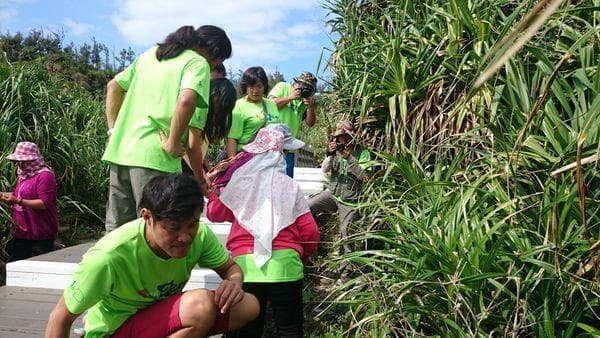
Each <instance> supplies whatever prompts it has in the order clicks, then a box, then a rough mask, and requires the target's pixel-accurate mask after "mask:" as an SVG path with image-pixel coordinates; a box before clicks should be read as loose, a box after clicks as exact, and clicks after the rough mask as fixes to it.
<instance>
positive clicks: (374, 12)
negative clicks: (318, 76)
mask: <svg viewBox="0 0 600 338" xmlns="http://www.w3.org/2000/svg"><path fill="white" fill-rule="evenodd" d="M545 2H547V3H548V6H549V4H550V3H554V2H551V1H545ZM541 3H542V2H540V3H539V4H538V3H537V2H534V1H524V2H522V3H517V2H512V1H497V0H488V1H461V0H455V1H448V2H439V1H421V2H413V1H394V2H391V1H360V2H355V1H350V0H339V1H329V2H328V3H327V5H326V6H327V7H328V8H329V10H330V12H331V19H330V23H331V25H332V28H333V31H334V32H336V33H337V34H339V35H340V39H339V41H338V42H337V43H336V46H335V47H336V50H335V54H334V59H333V60H332V62H333V64H332V67H333V71H334V78H333V89H334V96H333V97H332V100H333V102H334V104H333V105H332V107H338V109H339V110H340V111H355V112H356V113H355V117H356V120H357V121H358V122H359V123H360V124H361V126H362V128H363V130H362V131H363V137H364V138H363V139H364V140H366V142H365V143H366V144H369V145H373V147H374V148H376V149H378V150H381V152H380V153H379V155H378V160H379V162H381V164H382V165H383V166H384V168H385V169H384V170H383V171H382V172H380V173H378V174H376V175H374V177H372V179H371V181H370V182H369V185H368V187H367V190H366V191H365V194H364V199H363V201H362V203H361V211H362V214H363V217H362V219H361V221H360V222H359V223H358V224H356V228H355V229H354V230H355V235H354V236H353V238H351V239H349V241H350V242H352V243H353V244H354V245H355V246H356V247H357V251H356V252H354V253H351V254H348V255H345V256H344V257H341V258H340V259H339V260H344V261H349V262H351V263H352V264H353V266H354V268H355V269H356V271H359V272H360V273H359V274H357V275H356V276H355V278H353V279H350V280H349V281H348V282H347V283H345V284H343V285H341V286H339V287H337V288H336V290H335V291H334V292H333V293H332V294H331V296H330V298H329V299H327V300H326V302H325V303H327V302H330V301H334V302H335V303H336V304H337V305H336V306H332V308H331V309H332V310H331V311H334V310H335V311H340V312H343V313H345V312H348V315H347V316H346V319H347V320H348V321H349V322H350V325H347V326H346V327H345V330H346V331H345V334H348V335H353V336H436V335H437V336H444V337H446V336H513V337H521V336H540V337H553V336H561V337H570V336H575V335H577V334H579V333H582V332H588V331H591V332H595V334H598V333H599V332H598V330H599V329H600V325H598V323H599V322H600V310H599V308H598V306H599V304H598V302H599V297H598V296H599V294H598V292H599V291H600V290H599V281H600V279H599V277H600V275H599V269H598V264H599V262H600V258H598V257H599V254H598V250H597V247H598V245H597V244H596V246H595V247H594V244H595V243H597V241H598V239H599V237H600V236H599V232H600V208H599V207H598V206H599V205H600V189H599V188H600V173H599V170H598V166H599V165H600V164H598V162H594V161H590V163H588V164H586V165H582V164H581V163H582V161H581V159H582V158H592V159H593V158H594V156H596V155H598V154H599V152H600V95H598V94H599V92H600V44H599V37H600V26H599V21H598V20H599V19H600V16H599V15H598V13H599V9H600V1H597V0H594V1H573V2H568V3H563V4H561V5H560V6H558V7H557V8H556V9H552V13H550V15H547V19H544V20H546V21H545V22H544V24H543V25H542V26H541V27H540V30H539V32H538V33H535V32H534V34H530V37H527V38H526V41H525V43H524V44H523V48H522V49H521V50H516V51H510V53H512V54H513V55H514V56H512V58H510V60H508V61H507V62H505V61H504V60H503V59H502V56H503V55H504V54H505V53H508V50H509V49H510V47H511V45H514V44H515V43H513V42H511V41H517V40H518V39H519V38H520V37H526V36H527V28H528V26H527V25H523V24H521V23H520V20H521V19H523V18H528V19H527V20H530V19H529V18H530V17H531V16H529V17H528V16H527V14H528V13H529V12H531V11H535V9H536V8H537V7H535V6H536V4H537V5H538V6H540V4H541ZM544 5H545V4H544ZM544 8H549V7H544ZM500 41H508V43H502V44H499V45H498V46H499V47H494V46H495V45H496V44H497V43H498V42H500ZM494 64H498V65H500V68H499V69H500V71H499V72H497V73H495V75H493V76H492V78H491V79H490V80H488V81H487V82H482V85H481V86H480V87H474V86H473V83H474V82H475V80H476V79H477V78H478V77H479V76H480V74H481V73H482V72H483V71H484V69H486V68H488V66H490V65H494ZM492 74H494V73H492ZM571 163H576V164H578V165H576V166H575V168H574V169H573V170H567V171H564V172H562V173H561V174H558V175H554V176H553V175H551V172H552V171H554V170H556V169H559V168H562V167H564V166H566V165H569V164H571ZM593 247H594V248H595V249H592V248H593ZM340 304H341V305H340ZM321 333H322V332H321Z"/></svg>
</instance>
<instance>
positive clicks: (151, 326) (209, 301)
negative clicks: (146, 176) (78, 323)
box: [46, 174, 259, 338]
mask: <svg viewBox="0 0 600 338" xmlns="http://www.w3.org/2000/svg"><path fill="white" fill-rule="evenodd" d="M141 205H142V217H141V218H139V219H136V220H134V221H131V222H129V223H127V224H124V225H123V226H121V227H119V228H118V229H117V230H115V231H113V232H111V233H109V234H107V235H106V236H104V237H103V238H102V239H100V240H99V241H98V243H96V244H95V245H94V246H93V247H92V248H90V249H89V250H88V252H87V253H86V254H85V255H84V256H83V260H82V261H81V263H80V264H79V266H78V268H77V270H76V272H75V274H74V276H73V281H72V283H71V284H70V285H69V287H68V288H66V289H65V291H64V294H63V296H62V297H61V298H60V300H59V301H58V304H57V305H56V307H55V308H54V310H53V311H52V313H51V314H50V318H49V320H48V326H47V327H46V337H47V338H49V337H68V336H69V331H70V327H71V325H72V323H73V321H74V320H75V319H76V318H77V317H78V316H79V315H80V314H81V313H83V312H84V311H85V310H88V313H87V318H86V321H85V331H86V337H105V336H109V335H112V337H146V338H148V337H166V336H171V337H205V336H207V335H212V334H218V333H223V332H226V331H228V330H230V329H238V328H240V327H242V326H243V325H244V324H245V323H247V322H249V321H251V320H253V319H254V318H255V317H256V316H257V315H258V313H259V304H258V301H257V299H256V297H254V296H253V295H250V294H247V293H244V292H243V291H242V289H241V287H242V281H243V275H242V271H241V269H240V267H239V266H238V265H237V264H235V263H234V261H233V260H232V259H231V258H230V257H229V253H228V252H227V251H226V250H225V248H224V247H223V245H222V244H221V243H220V242H219V241H218V240H217V238H216V237H215V235H214V234H213V232H212V231H211V230H210V229H209V228H208V227H207V226H206V225H205V224H204V223H201V222H200V214H201V212H202V209H203V206H204V198H203V195H202V190H201V188H200V184H199V183H198V181H197V180H196V179H195V178H194V177H192V176H190V175H185V174H170V175H164V176H158V177H155V178H153V179H152V180H151V181H150V182H149V183H148V184H147V185H146V186H145V187H144V190H143V193H142V200H141ZM196 264H198V265H199V266H201V267H206V268H211V269H213V270H215V271H216V272H217V273H218V274H219V276H221V278H222V279H223V281H222V282H221V284H220V285H219V287H218V289H217V290H216V291H214V292H213V291H209V290H206V289H195V290H190V291H186V292H182V290H183V287H184V286H185V285H186V283H187V282H188V280H189V278H190V274H191V271H192V269H193V268H194V266H195V265H196Z"/></svg>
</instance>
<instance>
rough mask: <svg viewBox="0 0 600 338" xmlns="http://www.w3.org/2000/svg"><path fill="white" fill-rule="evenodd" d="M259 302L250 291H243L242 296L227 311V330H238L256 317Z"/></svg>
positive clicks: (258, 310)
mask: <svg viewBox="0 0 600 338" xmlns="http://www.w3.org/2000/svg"><path fill="white" fill-rule="evenodd" d="M259 312H260V304H259V303H258V299H256V297H254V295H252V294H250V293H245V294H244V298H243V299H242V300H241V301H240V302H239V303H237V304H235V305H234V306H233V307H232V308H231V311H230V313H229V330H230V331H231V330H238V329H240V328H242V327H243V326H244V325H246V324H248V322H250V321H252V320H254V319H255V318H256V317H258V314H259Z"/></svg>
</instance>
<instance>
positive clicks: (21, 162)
mask: <svg viewBox="0 0 600 338" xmlns="http://www.w3.org/2000/svg"><path fill="white" fill-rule="evenodd" d="M6 158H7V159H9V160H11V161H15V162H17V165H18V169H17V175H19V177H20V178H22V179H26V178H28V177H33V176H35V175H36V174H38V173H41V172H42V171H52V168H50V167H49V166H48V165H47V164H46V162H44V158H43V157H42V154H40V148H39V147H38V146H37V144H35V143H33V142H19V143H18V144H17V148H16V149H15V151H14V152H13V153H12V154H10V155H8V156H7V157H6Z"/></svg>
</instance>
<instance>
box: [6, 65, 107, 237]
mask: <svg viewBox="0 0 600 338" xmlns="http://www.w3.org/2000/svg"><path fill="white" fill-rule="evenodd" d="M104 121H105V118H104V112H103V104H102V102H101V101H100V100H98V99H96V98H93V97H91V96H90V94H88V93H87V92H86V91H84V90H83V89H82V88H81V87H80V86H79V85H77V84H74V83H72V82H71V81H68V80H66V79H64V78H63V77H61V76H60V75H58V74H52V73H50V72H49V71H48V70H46V68H45V67H44V65H43V64H42V63H41V62H40V63H36V62H30V63H26V64H23V65H13V64H8V63H0V154H1V156H2V158H4V157H5V156H6V155H8V154H10V153H11V152H12V151H13V150H14V148H15V146H16V144H17V143H18V142H21V141H32V142H35V143H37V144H38V145H39V146H40V149H41V152H42V154H43V155H44V158H45V159H46V161H47V162H48V163H49V165H50V166H52V168H53V169H54V171H55V173H56V178H57V183H58V196H59V221H60V224H61V226H66V227H69V228H70V230H71V231H70V232H69V234H71V235H73V236H79V235H86V234H87V235H90V234H93V233H94V232H97V231H98V230H100V229H101V228H102V223H103V222H102V219H103V215H104V200H105V198H104V196H106V192H105V189H106V186H107V185H106V183H107V173H106V170H105V167H104V166H103V165H102V163H101V162H100V157H101V155H102V152H103V150H104V147H105V142H106V132H105V130H106V127H105V122H104ZM15 169H16V168H15V166H14V165H13V164H12V163H10V161H8V160H5V159H4V160H2V161H0V173H1V175H2V176H1V179H0V190H1V191H11V189H12V187H13V186H14V183H15V182H16V170H15ZM0 208H2V215H1V216H0V217H1V218H0V220H1V221H0V222H1V223H0V227H4V230H5V231H6V228H7V227H10V224H11V223H10V217H9V210H8V208H6V207H5V206H1V207H0ZM64 239H65V240H66V241H67V242H68V241H69V240H70V239H71V238H64Z"/></svg>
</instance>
